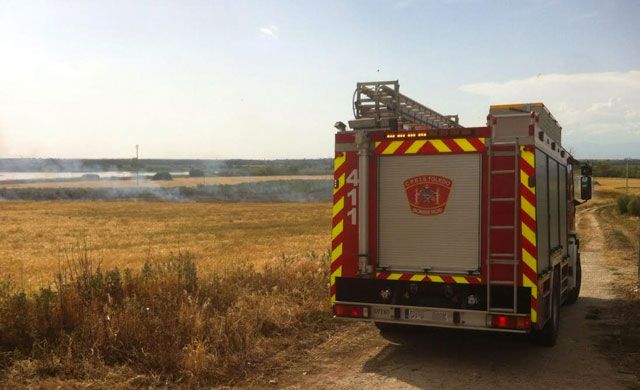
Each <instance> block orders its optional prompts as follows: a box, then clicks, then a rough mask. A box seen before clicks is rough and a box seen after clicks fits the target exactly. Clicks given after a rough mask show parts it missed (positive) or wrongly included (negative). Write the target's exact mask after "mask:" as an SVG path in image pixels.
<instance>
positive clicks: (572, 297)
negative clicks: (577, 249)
mask: <svg viewBox="0 0 640 390" xmlns="http://www.w3.org/2000/svg"><path fill="white" fill-rule="evenodd" d="M581 285H582V266H581V265H580V255H578V261H576V286H575V287H574V288H573V289H572V290H571V291H569V295H568V296H567V300H566V301H565V302H564V303H565V304H566V305H573V304H574V303H576V302H577V301H578V296H579V295H580V286H581Z"/></svg>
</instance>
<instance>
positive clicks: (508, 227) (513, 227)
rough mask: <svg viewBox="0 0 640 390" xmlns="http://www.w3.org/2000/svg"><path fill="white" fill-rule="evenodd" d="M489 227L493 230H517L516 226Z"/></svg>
mask: <svg viewBox="0 0 640 390" xmlns="http://www.w3.org/2000/svg"><path fill="white" fill-rule="evenodd" d="M489 227H490V228H491V229H515V226H512V225H492V226H489Z"/></svg>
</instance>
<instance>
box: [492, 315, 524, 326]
mask: <svg viewBox="0 0 640 390" xmlns="http://www.w3.org/2000/svg"><path fill="white" fill-rule="evenodd" d="M491 326H492V327H494V328H503V329H529V328H530V327H531V320H530V319H529V318H527V317H517V316H505V315H496V314H493V315H491Z"/></svg>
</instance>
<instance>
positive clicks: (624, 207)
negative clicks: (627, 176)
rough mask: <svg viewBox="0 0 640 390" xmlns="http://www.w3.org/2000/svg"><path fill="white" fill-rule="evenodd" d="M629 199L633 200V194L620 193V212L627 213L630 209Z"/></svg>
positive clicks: (618, 200)
mask: <svg viewBox="0 0 640 390" xmlns="http://www.w3.org/2000/svg"><path fill="white" fill-rule="evenodd" d="M629 201H631V196H629V195H620V196H618V199H617V200H616V202H617V205H618V211H619V212H620V214H626V213H627V211H628V205H629Z"/></svg>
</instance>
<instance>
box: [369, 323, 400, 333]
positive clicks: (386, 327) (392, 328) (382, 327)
mask: <svg viewBox="0 0 640 390" xmlns="http://www.w3.org/2000/svg"><path fill="white" fill-rule="evenodd" d="M374 324H375V325H376V328H378V330H379V331H380V333H382V334H386V333H394V332H396V331H398V328H399V325H398V324H394V323H390V322H374Z"/></svg>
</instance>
